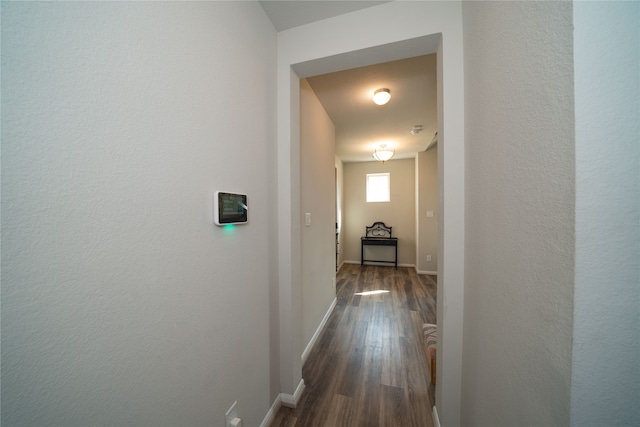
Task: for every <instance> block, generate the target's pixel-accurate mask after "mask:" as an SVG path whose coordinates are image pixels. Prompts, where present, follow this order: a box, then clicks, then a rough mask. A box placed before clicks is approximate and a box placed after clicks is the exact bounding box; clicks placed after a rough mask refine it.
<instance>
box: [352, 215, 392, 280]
mask: <svg viewBox="0 0 640 427" xmlns="http://www.w3.org/2000/svg"><path fill="white" fill-rule="evenodd" d="M365 246H392V247H393V248H394V254H395V256H394V260H393V261H384V260H377V259H365V258H364V247H365ZM365 261H371V262H387V263H391V264H393V265H394V266H395V267H396V269H397V268H398V238H397V237H392V236H391V227H387V226H386V225H385V223H384V222H380V221H377V222H374V223H373V225H372V226H371V227H368V226H366V227H365V234H364V237H361V238H360V265H364V262H365Z"/></svg>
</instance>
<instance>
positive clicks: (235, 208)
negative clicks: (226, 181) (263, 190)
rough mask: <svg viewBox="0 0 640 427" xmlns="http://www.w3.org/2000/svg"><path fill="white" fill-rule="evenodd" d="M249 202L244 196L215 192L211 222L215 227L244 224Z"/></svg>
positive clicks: (247, 217) (247, 215)
mask: <svg viewBox="0 0 640 427" xmlns="http://www.w3.org/2000/svg"><path fill="white" fill-rule="evenodd" d="M248 221H249V202H248V200H247V195H246V194H238V193H229V192H226V191H216V194H215V196H214V197H213V222H214V223H215V224H216V225H227V224H246V223H247V222H248Z"/></svg>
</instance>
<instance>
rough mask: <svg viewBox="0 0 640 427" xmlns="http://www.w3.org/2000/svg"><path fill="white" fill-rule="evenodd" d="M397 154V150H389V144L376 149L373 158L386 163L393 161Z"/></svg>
mask: <svg viewBox="0 0 640 427" xmlns="http://www.w3.org/2000/svg"><path fill="white" fill-rule="evenodd" d="M395 153H396V152H395V150H389V149H388V148H387V144H381V145H380V149H376V150H375V151H374V152H373V158H374V159H376V160H378V161H379V162H382V163H384V162H386V161H387V160H389V159H391V158H392V157H393V155H394V154H395Z"/></svg>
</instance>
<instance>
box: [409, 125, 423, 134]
mask: <svg viewBox="0 0 640 427" xmlns="http://www.w3.org/2000/svg"><path fill="white" fill-rule="evenodd" d="M420 132H422V125H414V126H413V128H412V129H411V135H417V134H419V133H420Z"/></svg>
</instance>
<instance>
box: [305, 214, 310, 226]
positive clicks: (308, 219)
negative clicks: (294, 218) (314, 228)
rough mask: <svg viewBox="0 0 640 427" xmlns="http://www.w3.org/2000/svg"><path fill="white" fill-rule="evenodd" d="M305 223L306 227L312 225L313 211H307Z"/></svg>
mask: <svg viewBox="0 0 640 427" xmlns="http://www.w3.org/2000/svg"><path fill="white" fill-rule="evenodd" d="M304 225H305V227H308V226H310V225H311V213H310V212H307V213H305V214H304Z"/></svg>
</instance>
